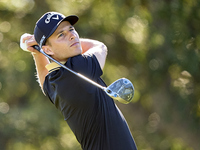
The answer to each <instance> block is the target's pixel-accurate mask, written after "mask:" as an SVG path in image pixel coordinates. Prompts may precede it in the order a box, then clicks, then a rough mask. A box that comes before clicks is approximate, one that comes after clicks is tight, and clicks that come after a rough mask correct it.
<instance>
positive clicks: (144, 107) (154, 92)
mask: <svg viewBox="0 0 200 150" xmlns="http://www.w3.org/2000/svg"><path fill="white" fill-rule="evenodd" d="M47 11H58V12H60V13H63V14H65V15H71V14H75V15H78V16H79V17H80V20H79V22H78V23H77V24H76V25H75V28H76V30H77V31H78V33H79V35H80V37H82V38H91V39H95V40H99V41H101V42H103V43H105V44H106V45H107V47H108V50H109V52H108V57H107V62H106V65H105V68H104V74H103V76H102V78H103V79H104V80H105V82H106V83H107V84H108V85H109V84H111V83H112V82H113V81H115V80H117V79H119V78H121V77H126V78H128V79H130V80H131V81H132V82H133V84H134V86H135V97H134V99H133V101H132V103H130V104H128V105H124V104H119V103H118V102H116V104H117V105H118V107H119V108H120V109H121V111H122V113H123V114H124V116H125V118H126V119H127V122H128V124H129V127H130V129H131V132H132V134H133V137H134V139H135V141H136V144H137V147H138V150H198V149H199V148H200V32H199V31H200V1H198V0H162V1H159V0H71V1H69V0H56V1H52V0H43V1H41V0H0V149H1V150H64V149H65V150H66V149H67V150H80V146H79V144H78V142H77V141H76V139H75V137H74V135H73V134H72V132H71V131H70V129H69V127H68V125H67V123H66V122H65V121H64V119H63V117H62V115H61V113H60V112H59V111H58V110H57V109H56V108H55V107H54V106H53V105H52V104H51V102H50V101H49V100H48V98H47V97H45V96H44V95H43V93H42V92H41V90H40V87H39V85H38V83H37V81H36V80H37V79H36V76H35V75H36V73H35V66H34V61H33V59H32V56H31V54H30V53H27V52H24V51H22V50H21V49H20V47H19V40H20V36H21V35H22V34H23V33H31V34H32V33H33V30H34V26H35V22H36V21H37V20H38V19H39V18H40V17H41V16H42V15H43V14H44V13H45V12H47Z"/></svg>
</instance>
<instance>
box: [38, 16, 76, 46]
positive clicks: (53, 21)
mask: <svg viewBox="0 0 200 150" xmlns="http://www.w3.org/2000/svg"><path fill="white" fill-rule="evenodd" d="M78 19H79V18H78V16H76V15H70V16H67V17H65V16H64V15H63V14H61V13H58V12H47V13H45V14H44V15H43V16H42V17H41V18H40V19H39V20H38V21H37V22H36V25H35V29H34V37H35V40H36V42H37V43H38V44H39V46H40V47H42V46H43V45H44V44H45V43H46V40H47V39H48V38H49V37H50V36H51V35H52V34H53V33H54V32H55V30H56V29H57V27H58V26H59V25H60V23H61V22H62V21H68V22H69V23H70V24H71V25H74V24H75V23H76V22H77V21H78Z"/></svg>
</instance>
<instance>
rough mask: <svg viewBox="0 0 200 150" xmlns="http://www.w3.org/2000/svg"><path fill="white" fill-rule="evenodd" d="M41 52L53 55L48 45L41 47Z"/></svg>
mask: <svg viewBox="0 0 200 150" xmlns="http://www.w3.org/2000/svg"><path fill="white" fill-rule="evenodd" d="M42 49H43V51H44V52H45V53H46V54H48V55H53V54H54V53H53V51H52V50H51V48H50V47H49V46H48V45H44V46H42Z"/></svg>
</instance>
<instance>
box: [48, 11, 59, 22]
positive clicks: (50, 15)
mask: <svg viewBox="0 0 200 150" xmlns="http://www.w3.org/2000/svg"><path fill="white" fill-rule="evenodd" d="M54 15H55V13H49V14H48V15H47V18H46V19H45V23H46V24H48V23H50V21H51V18H52V19H54V20H59V16H58V15H56V16H55V17H53V16H54Z"/></svg>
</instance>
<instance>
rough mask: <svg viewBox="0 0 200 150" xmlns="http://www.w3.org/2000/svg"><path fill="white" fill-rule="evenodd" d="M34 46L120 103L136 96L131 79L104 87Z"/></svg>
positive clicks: (121, 80)
mask: <svg viewBox="0 0 200 150" xmlns="http://www.w3.org/2000/svg"><path fill="white" fill-rule="evenodd" d="M33 47H34V48H35V49H36V50H37V51H39V52H40V53H42V54H44V55H45V56H46V57H48V58H49V59H51V60H52V61H54V62H55V63H57V64H59V65H60V66H61V67H63V68H64V69H66V70H68V71H70V72H71V73H73V74H75V75H76V76H78V77H80V78H82V79H84V80H85V81H87V82H89V83H91V84H93V85H94V86H96V87H98V88H100V89H102V90H103V91H105V92H106V94H107V95H108V96H110V97H111V98H113V99H115V100H117V101H119V102H120V103H123V104H128V103H130V102H131V100H132V98H133V96H134V86H133V84H132V83H131V81H130V80H128V79H126V78H121V79H118V80H117V81H115V82H113V83H112V84H111V85H109V86H108V87H103V86H101V85H100V84H98V83H96V82H94V81H92V80H91V79H89V78H87V77H85V76H83V75H82V74H80V73H77V72H74V71H73V70H71V69H69V68H67V67H66V66H65V65H63V64H62V63H60V62H59V61H57V60H55V59H54V58H52V57H51V56H49V55H48V54H46V53H45V52H44V51H43V50H42V49H41V48H40V47H39V46H38V45H35V46H33Z"/></svg>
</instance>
